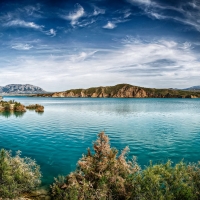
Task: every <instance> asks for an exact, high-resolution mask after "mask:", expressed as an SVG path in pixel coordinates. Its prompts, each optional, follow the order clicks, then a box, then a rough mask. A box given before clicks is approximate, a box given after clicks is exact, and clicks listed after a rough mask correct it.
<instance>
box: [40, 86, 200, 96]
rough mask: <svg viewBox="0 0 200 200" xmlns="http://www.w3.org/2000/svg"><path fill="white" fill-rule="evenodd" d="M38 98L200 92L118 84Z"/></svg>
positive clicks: (178, 94)
mask: <svg viewBox="0 0 200 200" xmlns="http://www.w3.org/2000/svg"><path fill="white" fill-rule="evenodd" d="M36 96H40V97H94V98H95V97H96V98H97V97H99V98H101V97H103V98H106V97H107V98H108V97H111V98H200V92H193V91H192V92H191V91H183V90H173V89H155V88H144V87H139V86H133V85H129V84H118V85H115V86H107V87H94V88H88V89H72V90H67V91H64V92H56V93H51V94H38V95H36Z"/></svg>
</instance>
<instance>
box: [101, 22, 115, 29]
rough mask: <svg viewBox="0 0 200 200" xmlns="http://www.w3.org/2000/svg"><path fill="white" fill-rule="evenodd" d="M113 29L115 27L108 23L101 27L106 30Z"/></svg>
mask: <svg viewBox="0 0 200 200" xmlns="http://www.w3.org/2000/svg"><path fill="white" fill-rule="evenodd" d="M115 27H116V24H114V23H113V22H110V21H109V22H108V23H107V24H106V25H105V26H103V28H106V29H114V28H115Z"/></svg>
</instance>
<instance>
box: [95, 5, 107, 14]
mask: <svg viewBox="0 0 200 200" xmlns="http://www.w3.org/2000/svg"><path fill="white" fill-rule="evenodd" d="M105 12H106V11H105V10H104V9H100V8H98V7H95V8H94V12H93V15H94V16H97V15H100V14H102V15H103V14H105Z"/></svg>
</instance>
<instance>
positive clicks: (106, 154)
mask: <svg viewBox="0 0 200 200" xmlns="http://www.w3.org/2000/svg"><path fill="white" fill-rule="evenodd" d="M93 148H94V154H92V153H91V151H90V149H88V152H87V154H86V155H84V156H83V157H82V158H81V159H80V160H79V161H78V166H77V169H76V170H75V171H74V172H72V173H71V174H69V175H68V176H66V177H64V176H59V177H58V178H56V179H55V182H54V183H53V185H52V186H51V193H52V196H53V199H57V200H61V199H62V200H68V199H69V200H76V199H77V200H78V199H85V200H86V199H93V200H96V199H101V200H114V199H115V200H116V199H117V200H126V199H127V200H128V199H130V200H136V199H140V200H147V199H148V200H195V199H200V193H199V191H200V163H197V164H189V165H187V164H186V163H184V162H182V161H181V162H180V163H178V164H176V165H172V162H171V161H168V162H167V163H165V164H156V165H153V164H152V163H151V162H150V165H149V166H148V167H146V168H145V169H143V170H142V169H141V168H140V167H139V165H138V164H137V162H136V160H135V159H133V160H132V161H127V160H126V155H127V152H128V148H127V147H126V148H125V149H124V150H123V151H122V152H121V153H120V154H119V155H118V151H117V150H116V149H115V148H111V147H110V144H109V138H108V136H106V135H105V134H104V132H102V133H100V134H99V135H98V139H97V141H96V142H95V143H94V146H93Z"/></svg>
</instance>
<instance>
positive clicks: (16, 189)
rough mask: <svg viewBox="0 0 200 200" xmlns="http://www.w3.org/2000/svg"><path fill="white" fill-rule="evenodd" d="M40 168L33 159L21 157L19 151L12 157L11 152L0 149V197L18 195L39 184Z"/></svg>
mask: <svg viewBox="0 0 200 200" xmlns="http://www.w3.org/2000/svg"><path fill="white" fill-rule="evenodd" d="M40 178H41V173H40V168H39V166H38V165H37V164H36V163H35V161H34V160H31V159H30V158H27V157H25V158H21V157H20V152H17V153H16V155H15V156H14V157H12V156H11V152H9V151H6V150H4V149H2V150H1V151H0V197H2V198H14V197H19V196H20V195H21V194H22V193H24V192H30V191H32V190H34V189H35V188H36V187H37V186H39V185H40Z"/></svg>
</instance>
